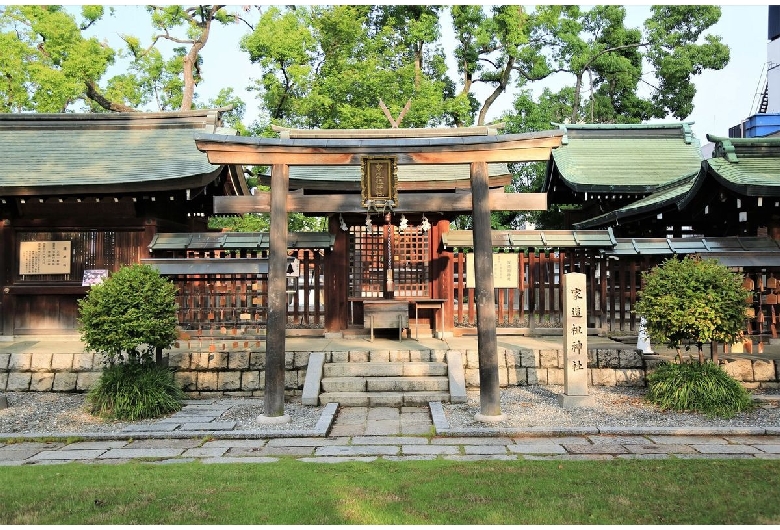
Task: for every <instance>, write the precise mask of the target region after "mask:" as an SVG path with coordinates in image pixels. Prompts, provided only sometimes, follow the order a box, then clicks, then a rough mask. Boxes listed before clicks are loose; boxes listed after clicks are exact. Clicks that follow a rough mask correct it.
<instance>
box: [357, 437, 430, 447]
mask: <svg viewBox="0 0 780 530" xmlns="http://www.w3.org/2000/svg"><path fill="white" fill-rule="evenodd" d="M390 444H401V445H410V444H415V445H428V439H427V438H423V437H421V436H354V437H352V445H390ZM342 445H345V443H342Z"/></svg>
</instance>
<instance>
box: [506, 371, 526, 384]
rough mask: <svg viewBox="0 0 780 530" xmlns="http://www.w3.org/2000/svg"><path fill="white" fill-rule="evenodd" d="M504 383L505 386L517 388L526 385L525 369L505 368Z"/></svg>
mask: <svg viewBox="0 0 780 530" xmlns="http://www.w3.org/2000/svg"><path fill="white" fill-rule="evenodd" d="M506 374H507V378H506V383H507V386H518V385H527V384H528V371H527V369H526V368H518V367H516V366H515V367H513V368H507V369H506Z"/></svg>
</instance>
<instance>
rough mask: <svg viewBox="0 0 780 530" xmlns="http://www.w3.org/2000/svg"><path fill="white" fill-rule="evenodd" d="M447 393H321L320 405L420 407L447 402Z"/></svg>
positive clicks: (448, 395)
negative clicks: (431, 403)
mask: <svg viewBox="0 0 780 530" xmlns="http://www.w3.org/2000/svg"><path fill="white" fill-rule="evenodd" d="M449 400H450V394H449V393H448V392H323V393H322V394H320V404H323V403H338V404H339V405H341V406H342V407H402V406H408V407H421V406H425V405H427V404H428V402H430V401H441V402H445V403H446V402H449Z"/></svg>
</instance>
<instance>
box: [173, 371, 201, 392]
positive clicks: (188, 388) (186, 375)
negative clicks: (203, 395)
mask: <svg viewBox="0 0 780 530" xmlns="http://www.w3.org/2000/svg"><path fill="white" fill-rule="evenodd" d="M173 379H174V381H176V384H177V385H179V386H180V387H181V388H182V390H184V391H185V392H194V391H195V390H196V389H197V388H198V373H197V372H176V373H174V374H173Z"/></svg>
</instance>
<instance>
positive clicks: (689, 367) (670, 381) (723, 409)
mask: <svg viewBox="0 0 780 530" xmlns="http://www.w3.org/2000/svg"><path fill="white" fill-rule="evenodd" d="M647 387H648V390H647V399H648V400H649V401H650V402H651V403H654V404H656V405H658V406H659V407H660V408H661V409H663V410H674V411H678V412H699V413H702V414H706V415H707V416H710V417H712V416H718V417H721V418H731V417H733V416H734V415H736V414H738V413H740V412H749V411H751V410H753V409H754V408H755V403H754V402H753V399H752V398H751V396H750V394H749V393H748V391H747V390H746V389H745V388H744V387H743V386H742V385H741V384H740V383H739V381H737V380H736V379H734V378H733V377H731V376H730V375H729V374H727V373H726V372H725V371H723V369H722V368H721V367H720V366H718V365H717V364H715V363H713V362H710V361H707V362H697V361H685V362H680V363H670V362H666V363H662V364H661V365H659V366H658V368H657V369H656V370H655V371H654V372H652V373H650V374H649V375H648V376H647Z"/></svg>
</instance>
